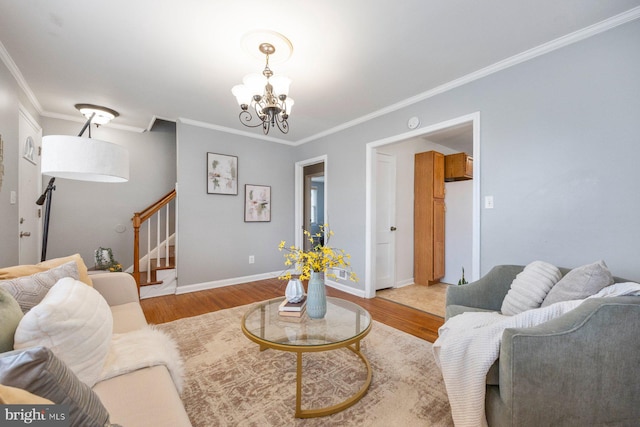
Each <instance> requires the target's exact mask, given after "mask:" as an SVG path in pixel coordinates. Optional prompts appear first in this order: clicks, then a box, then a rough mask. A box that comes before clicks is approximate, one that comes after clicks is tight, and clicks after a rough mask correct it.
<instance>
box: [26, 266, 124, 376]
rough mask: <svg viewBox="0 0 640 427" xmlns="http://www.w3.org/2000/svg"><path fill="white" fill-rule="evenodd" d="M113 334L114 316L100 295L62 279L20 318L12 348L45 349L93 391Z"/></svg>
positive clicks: (80, 283)
mask: <svg viewBox="0 0 640 427" xmlns="http://www.w3.org/2000/svg"><path fill="white" fill-rule="evenodd" d="M112 333H113V316H112V314H111V309H110V308H109V305H108V304H107V302H106V301H105V300H104V298H103V297H102V295H100V293H98V291H96V290H95V289H93V288H92V287H89V286H87V285H85V284H84V283H82V282H79V281H77V280H74V279H71V278H65V279H62V280H60V281H59V282H58V283H56V284H55V286H54V287H53V288H51V290H50V291H49V293H48V294H47V296H46V297H45V298H44V299H43V300H42V302H41V303H40V304H38V305H37V306H35V307H34V308H33V309H31V311H29V312H28V313H27V314H25V316H24V317H23V318H22V320H21V321H20V324H19V325H18V328H17V329H16V334H15V339H14V341H15V342H14V348H15V349H23V348H28V347H33V346H45V347H48V348H49V349H51V351H53V353H54V354H55V355H56V356H57V357H58V358H60V359H61V360H62V361H63V362H64V363H65V364H66V365H67V366H68V367H69V369H71V370H72V371H73V372H74V373H75V374H76V375H77V376H78V378H79V379H80V380H81V381H82V382H84V383H86V384H87V385H89V386H90V387H92V386H93V385H94V384H95V382H96V380H97V379H98V377H99V375H100V372H101V371H102V367H103V366H104V362H105V359H106V358H107V353H108V351H109V344H110V342H111V335H112Z"/></svg>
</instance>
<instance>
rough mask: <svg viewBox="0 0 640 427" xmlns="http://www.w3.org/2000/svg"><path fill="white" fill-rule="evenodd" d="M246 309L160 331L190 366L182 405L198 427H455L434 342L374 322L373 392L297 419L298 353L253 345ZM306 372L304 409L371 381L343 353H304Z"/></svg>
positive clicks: (370, 353) (367, 343) (364, 346)
mask: <svg viewBox="0 0 640 427" xmlns="http://www.w3.org/2000/svg"><path fill="white" fill-rule="evenodd" d="M247 307H248V306H244V307H236V308H232V309H229V310H222V311H216V312H212V313H208V314H204V315H201V316H196V317H191V318H186V319H180V320H176V321H174V322H170V323H164V324H161V325H158V328H159V329H160V330H163V331H165V332H167V333H168V334H169V335H170V336H172V337H173V338H174V339H175V340H176V341H177V342H178V346H179V348H180V351H181V353H182V356H183V358H184V360H185V368H186V369H185V371H186V378H185V386H184V392H183V394H182V399H183V401H184V403H185V407H186V410H187V413H188V414H189V418H190V419H191V422H192V424H193V425H194V427H211V426H261V427H262V426H367V427H369V426H385V427H386V426H390V425H398V426H418V425H420V426H452V425H453V421H452V419H451V412H450V408H449V402H448V399H447V394H446V391H445V387H444V383H443V381H442V376H441V375H440V371H439V369H438V368H437V366H436V365H435V362H434V360H433V356H432V354H431V344H430V343H429V342H427V341H423V340H421V339H419V338H416V337H414V336H412V335H409V334H406V333H404V332H401V331H398V330H397V329H394V328H391V327H389V326H386V325H384V324H382V323H379V322H375V321H374V324H373V328H372V330H371V332H370V333H369V335H367V336H366V337H365V338H364V339H363V340H362V342H361V350H362V352H363V353H364V354H365V355H366V357H367V358H368V360H369V362H370V363H371V367H372V369H373V380H372V382H371V386H370V387H369V391H368V392H367V394H366V395H365V396H364V397H363V398H362V400H360V401H359V402H358V403H356V404H355V405H354V406H352V407H350V408H348V409H346V410H344V411H342V412H339V413H337V414H334V415H330V416H326V417H321V418H312V419H297V418H295V417H294V412H295V383H296V356H295V353H288V352H281V351H276V350H266V351H263V352H261V351H260V350H259V348H258V345H257V344H255V343H253V342H252V341H249V339H247V338H246V337H245V336H244V335H243V333H242V331H241V329H240V322H241V319H242V315H243V314H244V313H245V311H246V310H247ZM303 372H304V374H303V397H302V407H303V409H310V408H315V407H319V406H328V405H331V404H335V403H337V402H339V401H342V400H345V399H346V398H347V397H349V396H350V395H352V394H353V393H355V392H356V391H357V390H358V389H359V388H360V386H361V385H362V384H363V382H364V381H365V376H366V372H365V368H364V366H363V364H362V362H361V361H360V360H359V359H358V358H357V357H356V356H354V355H353V354H352V353H351V352H350V351H348V350H345V349H340V350H334V351H328V352H320V353H307V354H305V355H304V357H303Z"/></svg>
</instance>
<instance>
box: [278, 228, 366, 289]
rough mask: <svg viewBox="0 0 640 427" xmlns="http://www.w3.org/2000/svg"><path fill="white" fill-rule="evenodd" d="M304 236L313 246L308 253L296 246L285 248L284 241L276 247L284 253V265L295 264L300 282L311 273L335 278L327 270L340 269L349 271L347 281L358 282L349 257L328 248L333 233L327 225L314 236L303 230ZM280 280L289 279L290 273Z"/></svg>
mask: <svg viewBox="0 0 640 427" xmlns="http://www.w3.org/2000/svg"><path fill="white" fill-rule="evenodd" d="M325 235H326V237H327V241H326V242H325V243H324V244H322V243H317V242H318V241H320V242H321V241H322V237H323V236H325ZM304 236H305V238H306V239H307V240H309V241H310V242H311V244H312V245H314V244H315V246H313V247H312V248H311V249H310V250H308V251H304V250H303V249H300V248H298V247H296V246H289V247H287V246H286V242H285V241H284V240H283V241H281V242H280V245H278V250H279V251H281V252H282V251H285V252H286V253H285V254H284V258H285V261H284V265H285V266H287V267H291V266H293V265H294V264H295V265H296V267H297V268H298V269H299V270H300V280H306V279H309V278H310V277H311V273H312V272H315V273H325V274H326V276H327V277H333V278H335V277H336V275H335V274H334V273H330V272H328V270H332V269H334V268H342V269H348V270H349V280H351V281H353V282H357V281H358V277H357V276H356V274H355V273H354V272H353V271H351V268H350V267H351V264H350V262H349V260H350V259H351V255H349V254H348V253H346V252H345V251H344V250H342V249H336V248H332V247H331V246H328V244H329V239H330V238H331V236H333V231H331V230H329V225H328V224H324V225H321V226H320V231H318V232H317V233H315V234H311V232H309V231H307V230H305V231H304ZM316 243H317V244H316ZM280 279H283V280H289V279H291V272H290V271H289V272H287V273H285V274H283V275H282V276H280Z"/></svg>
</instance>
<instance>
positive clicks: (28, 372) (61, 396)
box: [0, 285, 109, 427]
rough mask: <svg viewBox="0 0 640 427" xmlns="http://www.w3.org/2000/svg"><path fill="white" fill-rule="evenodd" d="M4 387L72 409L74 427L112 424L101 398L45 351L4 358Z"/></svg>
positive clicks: (0, 378)
mask: <svg viewBox="0 0 640 427" xmlns="http://www.w3.org/2000/svg"><path fill="white" fill-rule="evenodd" d="M85 286H86V285H85ZM0 383H2V384H4V385H8V386H11V387H17V388H20V389H23V390H26V391H28V392H29V393H33V394H35V395H37V396H40V397H43V398H45V399H48V400H51V401H52V402H54V403H56V404H59V405H69V418H70V420H69V421H70V424H71V425H73V426H95V427H103V426H105V425H108V423H109V413H108V412H107V410H106V409H105V407H104V406H103V405H102V402H100V399H99V398H98V396H97V395H96V394H95V393H94V392H93V391H92V390H91V388H90V387H89V386H87V385H86V384H84V383H83V382H82V381H80V380H79V379H78V378H77V377H76V376H75V375H74V374H73V372H72V371H71V370H70V369H69V368H68V367H67V366H66V365H65V364H64V362H62V361H61V360H60V359H58V358H57V357H56V356H55V355H54V354H53V352H51V351H50V350H49V349H47V348H45V347H33V348H30V349H27V350H15V351H10V352H7V353H3V354H0Z"/></svg>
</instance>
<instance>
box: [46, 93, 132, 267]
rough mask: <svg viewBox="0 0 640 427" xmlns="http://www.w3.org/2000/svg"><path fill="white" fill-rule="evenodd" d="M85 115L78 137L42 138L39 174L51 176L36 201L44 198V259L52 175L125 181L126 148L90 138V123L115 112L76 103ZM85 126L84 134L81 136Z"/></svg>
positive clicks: (111, 116)
mask: <svg viewBox="0 0 640 427" xmlns="http://www.w3.org/2000/svg"><path fill="white" fill-rule="evenodd" d="M75 107H76V109H78V110H79V111H80V112H81V113H82V115H84V116H85V117H86V118H87V121H86V123H85V124H84V126H83V127H82V130H81V131H80V133H79V134H78V136H70V135H47V136H44V137H42V165H41V170H40V171H41V173H42V175H48V176H51V177H52V178H51V180H50V181H49V185H48V186H47V189H46V190H45V191H44V193H43V194H42V196H40V197H39V198H38V200H37V201H36V204H37V205H40V206H42V205H43V204H44V203H45V201H46V205H45V214H44V217H45V218H44V228H43V233H42V254H41V260H40V261H44V260H45V259H46V254H47V240H48V234H49V217H50V214H51V212H50V211H51V196H52V194H53V191H54V190H55V189H56V187H55V185H54V182H55V178H65V179H73V180H78V181H92V182H127V181H128V180H129V151H128V150H127V149H126V148H125V147H123V146H121V145H118V144H113V143H111V142H106V141H100V140H97V139H92V138H91V123H94V124H96V125H98V126H99V125H103V124H106V123H108V122H109V121H110V120H112V119H114V118H115V117H117V116H118V115H119V114H118V113H117V112H116V111H114V110H112V109H110V108H106V107H100V106H97V105H92V104H76V105H75ZM87 129H89V135H88V137H83V136H82V135H83V134H84V132H85V131H86V130H87Z"/></svg>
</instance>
